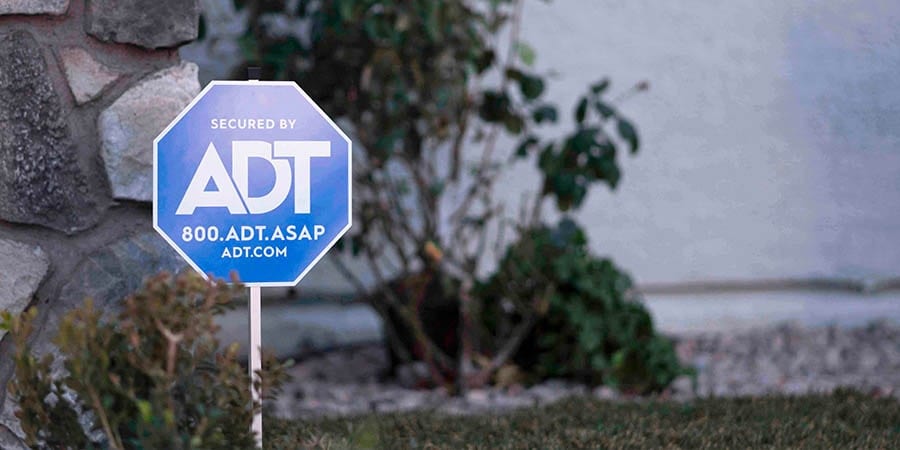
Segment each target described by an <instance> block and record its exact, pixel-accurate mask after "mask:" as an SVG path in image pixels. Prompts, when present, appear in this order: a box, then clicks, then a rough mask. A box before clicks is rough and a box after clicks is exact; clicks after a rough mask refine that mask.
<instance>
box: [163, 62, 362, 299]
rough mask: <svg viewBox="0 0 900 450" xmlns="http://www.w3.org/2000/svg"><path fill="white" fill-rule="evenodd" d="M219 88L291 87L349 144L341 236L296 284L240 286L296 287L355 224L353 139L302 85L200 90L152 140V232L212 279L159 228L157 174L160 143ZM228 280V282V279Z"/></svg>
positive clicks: (239, 83)
mask: <svg viewBox="0 0 900 450" xmlns="http://www.w3.org/2000/svg"><path fill="white" fill-rule="evenodd" d="M216 86H291V87H293V88H294V89H296V90H297V92H299V93H300V95H302V96H303V97H304V98H305V99H306V101H307V102H308V103H309V104H310V105H312V107H313V108H315V110H316V112H318V113H319V115H320V116H321V117H322V118H323V119H325V120H326V121H327V122H328V124H329V125H331V127H332V128H333V129H334V130H335V131H337V132H338V134H339V135H340V136H341V137H342V138H343V139H344V141H345V142H347V225H346V226H345V227H344V228H343V229H341V231H340V232H338V234H337V235H336V236H335V237H334V239H332V240H331V242H329V243H328V245H326V246H325V249H324V250H322V251H321V252H320V253H319V255H318V256H316V258H315V259H313V260H312V262H311V263H309V265H308V266H306V269H304V270H303V272H302V273H300V275H299V276H297V279H295V280H294V281H293V282H288V281H283V282H278V281H275V282H262V283H246V282H243V281H242V282H241V284H243V285H244V286H249V287H293V286H296V285H297V284H299V283H300V280H302V279H303V278H304V277H305V276H306V274H308V273H309V271H310V270H312V268H313V267H315V266H316V265H317V264H319V261H320V260H321V259H322V258H324V257H325V255H326V254H328V252H329V251H331V248H332V247H334V245H335V244H337V241H338V240H339V239H340V238H341V237H343V236H344V235H345V234H346V233H347V231H349V230H350V227H351V226H352V225H353V141H351V140H350V138H349V137H348V136H347V134H346V133H344V131H343V130H341V128H340V127H339V126H338V125H337V124H336V123H334V121H333V120H331V117H328V114H325V111H322V108H320V107H319V105H318V104H317V103H316V102H315V101H314V100H313V99H312V97H310V96H309V95H308V94H307V93H306V91H304V90H303V89H302V88H301V87H300V86H299V85H297V83H295V82H293V81H235V80H213V81H210V82H209V83H208V84H207V85H206V87H204V88H203V90H201V91H200V93H198V94H197V95H196V96H195V97H194V99H193V100H191V102H190V103H189V104H188V105H187V106H185V107H184V109H183V110H181V112H180V113H178V116H176V117H175V118H174V119H173V120H172V121H171V122H169V125H168V126H166V128H165V129H163V130H162V132H160V133H159V134H158V135H157V136H156V138H155V139H153V208H152V209H153V229H154V230H156V232H157V233H159V235H160V236H162V237H163V239H165V240H166V242H168V244H169V246H171V247H172V248H173V249H175V251H176V252H178V254H179V255H181V257H182V258H183V259H184V260H185V261H187V263H188V264H190V266H191V267H193V268H194V270H196V271H197V272H199V273H200V275H202V276H203V278H204V279H206V280H209V279H210V277H209V274H207V273H205V272H203V270H201V269H200V267H199V266H198V265H197V263H195V262H194V260H193V259H191V258H190V257H189V256H188V255H187V254H186V253H185V252H184V250H182V249H181V247H179V246H178V244H176V243H175V241H173V240H172V238H171V237H169V235H168V234H167V233H166V232H165V231H164V230H163V229H162V228H160V227H159V224H158V211H157V210H158V206H157V197H158V192H159V183H158V181H157V176H158V175H157V173H158V171H159V165H158V156H159V155H158V154H159V141H160V140H162V138H163V137H165V136H166V135H167V134H168V133H169V131H170V130H171V129H172V128H173V127H175V125H176V124H178V122H180V121H181V119H182V118H183V117H184V116H185V115H186V114H187V113H188V112H190V110H192V109H193V108H194V106H195V105H196V104H197V102H199V101H200V99H202V98H203V97H204V96H206V94H207V93H209V91H210V90H212V88H214V87H216ZM238 275H240V274H238ZM225 281H229V280H225Z"/></svg>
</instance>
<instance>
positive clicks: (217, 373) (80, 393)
mask: <svg viewBox="0 0 900 450" xmlns="http://www.w3.org/2000/svg"><path fill="white" fill-rule="evenodd" d="M234 281H235V283H234V284H233V285H231V286H229V285H227V284H226V283H224V282H223V281H217V282H209V281H206V280H203V279H202V278H200V277H199V276H198V275H195V274H193V273H192V272H189V273H185V274H183V275H180V276H178V277H173V276H171V275H168V274H161V275H159V276H156V277H154V278H152V279H150V280H148V281H147V282H146V283H145V285H144V287H143V288H142V289H141V290H140V291H139V292H137V293H135V294H134V295H132V296H130V297H128V298H127V299H125V301H124V304H123V307H122V309H121V311H119V312H118V314H116V315H115V316H114V317H113V318H112V319H111V320H108V319H109V318H105V317H104V314H103V311H98V310H96V309H95V308H94V307H93V304H92V302H91V301H90V300H88V301H86V303H85V304H84V306H83V307H80V308H78V309H75V310H73V311H71V312H69V313H68V314H67V315H66V316H65V317H64V318H63V319H62V320H61V322H60V324H59V330H58V334H57V335H56V337H55V339H54V340H53V343H54V344H55V345H56V346H57V348H58V349H59V354H60V355H61V356H62V358H63V359H62V360H61V361H60V360H57V359H55V358H54V356H53V354H52V353H47V354H46V355H44V356H43V357H42V358H40V359H38V358H36V357H35V356H34V355H33V354H32V353H30V352H29V350H28V338H29V336H30V335H31V333H32V331H33V330H34V319H35V317H36V316H37V311H36V310H35V309H34V308H32V309H30V310H28V311H27V312H25V313H23V314H22V315H21V316H19V317H14V316H12V315H11V314H9V313H8V312H4V313H3V315H2V319H3V321H2V326H3V328H5V329H7V330H9V332H10V335H11V338H12V340H13V343H14V345H15V355H14V359H15V378H14V380H13V381H12V382H11V383H10V386H9V390H10V393H11V394H12V395H13V396H14V397H15V399H16V400H17V402H18V404H19V410H18V411H16V417H18V418H19V421H20V423H21V426H22V429H23V430H24V431H25V434H26V436H27V444H28V445H29V446H32V447H34V448H53V449H59V448H72V449H86V448H115V449H124V448H134V449H162V448H165V449H188V448H252V447H253V446H254V440H253V436H252V434H251V433H250V421H251V418H252V411H253V410H254V408H260V405H259V404H254V402H253V401H252V398H251V395H250V390H249V386H250V377H249V374H247V371H246V369H244V368H243V367H242V366H241V365H240V364H239V363H238V361H237V359H236V356H237V344H232V345H231V346H230V347H228V348H227V349H225V350H224V351H219V343H218V341H217V340H216V338H215V332H216V330H217V326H216V325H215V323H214V321H213V317H214V316H215V315H216V314H219V313H221V312H223V311H224V310H225V309H226V308H229V307H230V305H231V304H232V302H233V300H235V298H236V297H238V296H240V295H241V294H242V293H243V289H242V288H241V286H240V284H239V283H237V280H234ZM264 367H266V369H264V370H263V372H262V373H261V379H262V386H259V385H258V386H256V388H257V389H262V394H263V398H266V397H269V396H271V395H273V394H275V393H276V392H277V388H278V386H279V385H280V384H281V383H282V382H283V381H284V380H285V378H286V374H285V372H284V370H283V366H282V365H280V364H278V363H277V362H275V361H274V358H272V357H270V356H267V357H266V358H265V364H264Z"/></svg>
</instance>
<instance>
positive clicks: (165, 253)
mask: <svg viewBox="0 0 900 450" xmlns="http://www.w3.org/2000/svg"><path fill="white" fill-rule="evenodd" d="M186 265H187V264H186V263H185V262H184V260H183V259H181V257H180V256H179V255H178V254H177V253H176V252H175V250H173V249H172V248H171V247H169V245H168V244H167V243H166V242H165V241H164V240H163V238H162V237H160V236H159V235H158V234H156V233H155V232H152V231H151V232H145V233H140V234H137V235H134V236H130V237H126V238H123V239H120V240H118V241H116V242H114V243H112V244H110V245H108V246H106V247H104V248H101V249H99V250H97V251H95V252H94V253H91V254H90V255H88V256H87V257H86V258H85V259H84V260H83V261H82V262H81V263H79V264H78V269H77V270H76V271H75V273H73V274H72V275H71V276H70V277H69V281H68V282H67V283H66V284H65V285H64V286H63V287H62V289H61V292H60V296H59V299H58V300H57V301H56V304H54V309H57V308H56V305H60V308H58V309H60V310H68V309H69V308H72V307H75V306H78V305H81V304H82V303H83V302H84V299H86V298H91V299H93V301H94V305H95V306H96V307H97V308H99V309H104V308H113V309H114V307H115V305H117V304H118V302H119V301H120V300H122V299H123V298H125V297H126V296H127V295H129V294H131V293H132V292H134V291H136V290H137V289H138V288H140V287H141V285H142V284H143V282H144V280H145V279H146V278H147V277H149V276H152V275H155V274H157V273H158V272H161V271H168V272H171V273H175V272H178V271H180V270H181V269H183V268H184V267H186ZM51 328H52V327H51Z"/></svg>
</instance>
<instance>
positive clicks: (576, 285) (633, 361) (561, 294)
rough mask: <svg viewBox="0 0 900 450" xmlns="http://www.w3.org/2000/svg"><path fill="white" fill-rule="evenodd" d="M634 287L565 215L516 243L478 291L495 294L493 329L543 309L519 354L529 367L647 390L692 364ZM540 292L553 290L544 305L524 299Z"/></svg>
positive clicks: (488, 318) (488, 315) (487, 313)
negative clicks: (656, 325)
mask: <svg viewBox="0 0 900 450" xmlns="http://www.w3.org/2000/svg"><path fill="white" fill-rule="evenodd" d="M633 287H634V286H633V284H632V281H631V278H630V277H629V276H628V275H627V274H625V273H624V272H622V271H621V270H620V269H619V268H618V267H616V266H615V264H613V262H612V261H610V260H609V259H601V258H597V257H594V256H593V255H591V254H590V252H589V250H588V247H587V239H586V237H585V234H584V232H583V231H582V230H581V229H580V228H578V226H577V225H576V224H575V223H574V222H572V221H571V220H568V219H564V220H562V221H561V222H560V224H559V225H558V226H557V227H555V228H549V227H545V226H544V227H539V228H535V229H533V230H530V231H529V232H527V233H525V234H524V235H523V237H522V239H521V240H520V241H519V242H517V243H515V244H514V245H512V246H510V248H509V249H508V250H507V251H506V254H505V255H504V257H503V259H502V260H501V261H500V265H499V268H498V270H497V272H496V273H495V274H494V275H493V276H492V277H491V278H490V279H489V280H488V281H487V282H486V283H485V284H484V285H483V286H481V289H480V294H479V295H480V296H482V297H485V298H493V299H495V301H493V302H489V303H487V305H493V307H491V308H489V309H485V310H484V311H483V313H482V317H483V320H484V321H485V324H486V326H487V328H489V329H491V330H493V332H495V333H497V332H499V333H503V331H504V330H511V329H513V328H514V327H515V326H516V325H518V324H519V323H521V322H522V321H525V320H529V317H527V316H526V314H527V313H528V311H531V310H536V311H537V314H536V315H535V316H532V317H530V320H533V321H534V322H535V323H534V326H533V327H532V330H531V332H530V334H529V335H528V337H527V338H525V340H524V342H523V344H522V346H521V347H520V349H519V351H518V352H517V354H516V356H515V358H514V361H515V362H516V363H517V364H518V365H519V366H520V367H521V368H522V369H524V370H525V371H526V372H528V373H530V374H532V375H534V376H535V377H537V378H547V377H567V378H578V379H582V380H584V381H587V382H590V383H605V384H608V385H613V386H618V387H620V388H621V389H622V390H624V391H628V392H635V393H647V392H651V391H657V390H660V389H662V388H664V387H665V386H667V385H668V384H669V383H670V382H671V381H672V380H673V379H674V378H675V377H677V376H678V375H681V374H687V373H690V371H689V370H688V369H686V368H684V367H682V366H681V364H680V363H679V361H678V358H677V356H676V354H675V351H674V348H673V345H672V343H671V342H669V341H668V340H667V339H665V338H664V337H662V336H660V335H658V334H657V333H656V332H655V330H654V329H653V321H652V319H651V317H650V314H649V313H648V312H647V310H646V308H645V307H644V306H643V305H642V304H641V303H640V302H639V298H638V297H637V295H636V294H635V293H634V292H633ZM535 292H547V295H545V296H542V297H540V298H539V299H538V300H537V301H538V302H542V304H539V305H535V306H530V307H529V305H521V304H519V303H521V299H529V298H533V297H534V293H535ZM522 311H524V313H523V312H522Z"/></svg>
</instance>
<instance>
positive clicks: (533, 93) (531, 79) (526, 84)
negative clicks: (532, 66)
mask: <svg viewBox="0 0 900 450" xmlns="http://www.w3.org/2000/svg"><path fill="white" fill-rule="evenodd" d="M506 76H507V77H509V79H511V80H514V81H515V82H516V83H518V84H519V90H520V91H522V95H523V96H524V97H525V99H527V100H534V99H536V98H538V97H540V95H541V94H542V93H543V92H544V80H543V79H541V78H540V77H537V76H534V75H529V74H527V73H525V72H522V71H521V70H519V69H515V68H509V69H506Z"/></svg>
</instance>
